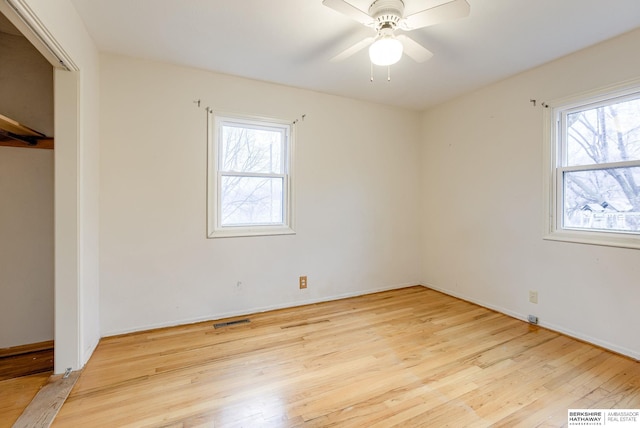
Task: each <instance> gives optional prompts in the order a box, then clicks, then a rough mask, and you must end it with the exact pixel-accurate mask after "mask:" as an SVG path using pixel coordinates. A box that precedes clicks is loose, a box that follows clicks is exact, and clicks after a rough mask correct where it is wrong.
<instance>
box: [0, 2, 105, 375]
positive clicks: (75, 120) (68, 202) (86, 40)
mask: <svg viewBox="0 0 640 428" xmlns="http://www.w3.org/2000/svg"><path fill="white" fill-rule="evenodd" d="M18 3H19V4H20V5H21V6H23V7H25V8H26V9H27V10H28V15H30V16H34V17H35V18H36V19H35V20H34V22H37V25H39V26H41V27H42V30H43V34H46V35H47V37H49V36H50V38H51V39H52V40H53V41H55V45H57V46H60V47H61V48H62V50H63V51H65V52H66V54H67V55H68V56H69V57H70V58H71V59H72V61H73V62H74V63H75V64H76V65H77V67H78V69H79V71H77V72H73V73H72V72H66V71H60V70H56V72H55V76H54V92H55V111H54V127H55V138H56V142H55V144H56V149H55V154H54V156H55V202H54V204H55V205H54V206H55V208H54V210H55V262H54V263H55V301H56V302H55V305H56V309H55V341H56V343H55V368H54V370H55V372H56V373H60V372H63V371H64V370H65V369H66V368H68V367H71V368H73V369H79V368H81V367H82V366H84V364H85V363H86V361H87V360H88V359H89V357H90V356H91V353H92V352H93V349H94V348H95V346H96V345H97V343H98V340H99V338H100V328H99V302H98V299H99V282H98V281H99V275H98V217H99V216H98V209H99V204H98V200H99V193H98V192H99V188H98V182H99V159H98V155H99V151H98V143H99V140H98V121H99V118H98V106H99V104H98V98H99V85H98V78H99V75H98V53H97V49H96V47H95V45H94V44H93V41H92V40H91V37H90V36H89V35H88V33H87V31H86V29H85V27H84V23H83V22H82V20H81V19H80V17H79V16H78V14H77V12H76V10H75V9H74V7H73V4H72V3H71V1H70V0H21V1H20V2H18ZM0 12H3V13H4V14H5V15H7V17H9V19H10V20H11V21H12V22H13V23H14V25H16V26H17V27H18V28H20V29H21V30H23V31H28V30H25V29H24V25H23V24H22V25H21V23H20V20H19V19H16V17H15V14H13V11H12V9H11V8H10V7H9V6H8V4H7V3H6V2H0ZM32 40H35V39H33V38H32ZM41 52H45V50H41ZM47 55H48V54H47Z"/></svg>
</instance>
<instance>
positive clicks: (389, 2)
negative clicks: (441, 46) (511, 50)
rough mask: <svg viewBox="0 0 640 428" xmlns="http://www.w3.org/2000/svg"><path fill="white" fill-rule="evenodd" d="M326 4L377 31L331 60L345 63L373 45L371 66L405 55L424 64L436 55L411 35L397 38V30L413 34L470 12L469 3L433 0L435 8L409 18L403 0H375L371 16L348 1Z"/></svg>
mask: <svg viewBox="0 0 640 428" xmlns="http://www.w3.org/2000/svg"><path fill="white" fill-rule="evenodd" d="M322 4H324V5H325V6H327V7H330V8H331V9H333V10H335V11H338V12H340V13H342V14H344V15H346V16H348V17H349V18H351V19H353V20H355V21H358V22H359V23H361V24H364V25H366V26H367V27H372V28H373V29H375V31H376V35H375V36H371V37H367V38H365V39H363V40H361V41H359V42H358V43H356V44H355V45H353V46H351V47H349V48H347V49H346V50H344V51H342V52H341V53H339V54H338V55H336V56H334V57H333V58H331V61H333V62H335V61H341V60H343V59H345V58H348V57H350V56H351V55H353V54H355V53H356V52H358V51H360V50H362V49H364V48H366V47H367V46H369V58H370V59H371V63H372V64H375V65H384V66H388V65H391V64H395V63H396V62H398V61H399V60H400V57H402V53H403V52H404V53H405V54H406V55H407V56H408V57H410V58H411V59H413V60H414V61H416V62H424V61H426V60H428V59H429V58H431V57H432V56H433V54H432V53H431V52H430V51H429V50H427V49H426V48H425V47H424V46H422V45H420V44H419V43H418V42H416V41H414V40H413V39H411V38H409V37H408V36H405V35H404V34H400V35H395V34H394V31H395V30H402V31H411V30H415V29H417V28H424V27H428V26H431V25H436V24H439V23H441V22H446V21H450V20H453V19H457V18H463V17H465V16H468V15H469V11H470V6H469V3H467V1H466V0H429V2H428V4H429V5H431V7H428V8H427V9H424V10H422V11H420V12H416V13H413V14H411V15H408V16H404V2H403V1H402V0H375V1H374V2H373V3H371V5H370V6H369V10H368V13H365V12H364V11H363V10H361V9H359V8H357V7H355V6H354V5H352V4H351V3H349V2H347V1H345V0H322Z"/></svg>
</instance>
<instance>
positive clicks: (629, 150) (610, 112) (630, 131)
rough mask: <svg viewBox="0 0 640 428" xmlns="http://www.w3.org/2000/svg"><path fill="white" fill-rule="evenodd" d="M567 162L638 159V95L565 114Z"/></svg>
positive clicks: (639, 157)
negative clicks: (634, 97) (633, 97)
mask: <svg viewBox="0 0 640 428" xmlns="http://www.w3.org/2000/svg"><path fill="white" fill-rule="evenodd" d="M566 149H567V153H566V166H574V165H591V164H599V163H609V162H620V161H629V160H640V98H636V99H632V100H626V101H622V102H618V103H615V104H609V105H605V106H600V107H596V108H591V109H587V110H583V111H578V112H574V113H570V114H567V147H566Z"/></svg>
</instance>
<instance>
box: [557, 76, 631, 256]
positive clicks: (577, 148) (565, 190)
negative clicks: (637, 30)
mask: <svg viewBox="0 0 640 428" xmlns="http://www.w3.org/2000/svg"><path fill="white" fill-rule="evenodd" d="M549 105H550V106H549V108H548V110H549V112H548V113H547V116H548V117H547V120H548V122H549V125H550V126H549V132H548V133H547V134H548V135H547V136H548V140H549V141H548V142H547V144H546V146H547V147H548V152H547V154H548V156H547V159H548V162H549V166H550V168H549V170H550V180H549V182H548V183H547V185H546V186H545V188H546V189H545V192H547V194H548V198H549V199H548V200H549V204H548V207H547V209H548V210H547V216H548V217H547V224H546V227H547V232H548V235H547V236H546V237H547V238H548V239H558V240H566V241H575V242H584V243H590V244H602V245H612V246H621V247H629V248H640V85H639V84H632V85H626V86H625V85H621V86H619V87H615V88H608V89H605V90H602V91H597V92H594V93H591V94H586V95H582V96H578V97H573V98H570V99H565V100H561V101H556V102H553V103H549Z"/></svg>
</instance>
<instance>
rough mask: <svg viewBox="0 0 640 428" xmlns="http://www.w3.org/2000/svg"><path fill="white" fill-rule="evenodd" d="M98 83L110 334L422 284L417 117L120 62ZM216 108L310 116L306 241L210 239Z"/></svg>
mask: <svg viewBox="0 0 640 428" xmlns="http://www.w3.org/2000/svg"><path fill="white" fill-rule="evenodd" d="M100 75H101V94H102V95H101V106H100V108H101V119H102V120H101V129H100V132H101V136H100V139H101V146H100V159H101V165H100V170H101V183H100V186H101V187H100V194H101V200H100V207H101V211H100V224H101V227H100V232H101V246H100V283H101V299H100V300H101V314H102V316H101V325H102V331H103V334H104V335H111V334H115V333H120V332H127V331H132V330H141V329H145V328H150V327H157V326H164V325H173V324H179V323H185V322H189V321H194V320H201V319H215V318H218V317H223V316H225V315H229V314H246V313H252V312H255V311H260V310H263V309H267V308H274V307H282V306H290V305H298V304H302V303H305V302H310V301H317V300H326V299H332V298H337V297H340V296H348V295H356V294H363V293H368V292H373V291H375V290H381V289H386V288H392V287H398V286H403V285H413V284H417V283H418V279H419V274H418V272H419V269H418V257H417V253H418V243H419V242H418V239H417V234H416V231H417V229H418V227H419V223H418V222H419V218H418V214H417V211H418V207H419V204H418V202H417V199H416V195H417V194H418V193H419V171H418V153H419V144H418V142H419V141H418V138H417V137H418V135H419V115H418V114H417V113H413V112H409V111H405V110H401V109H396V108H389V107H383V106H379V105H374V104H368V103H363V102H358V101H353V100H349V99H344V98H339V97H334V96H329V95H324V94H319V93H315V92H310V91H305V90H299V89H294V88H289V87H284V86H278V85H273V84H268V83H262V82H257V81H251V80H246V79H242V78H237V77H232V76H226V75H219V74H214V73H209V72H204V71H199V70H195V69H188V68H181V67H177V66H173V65H167V64H161V63H154V62H147V61H142V60H134V59H129V58H125V57H120V56H115V55H106V54H105V55H102V56H101V69H100ZM196 99H201V100H202V107H201V108H198V107H197V106H196V104H194V103H193V101H194V100H196ZM206 106H210V107H212V108H214V109H218V110H223V111H227V112H237V113H245V114H250V115H261V116H271V117H275V118H284V119H290V120H292V121H293V120H294V119H300V118H301V116H302V115H303V114H306V117H305V120H304V122H302V121H300V122H299V126H298V129H297V132H298V140H297V147H296V159H295V168H296V183H295V184H296V198H297V207H296V220H297V234H296V235H293V236H273V237H243V238H219V239H206V181H207V180H206V160H207V151H206V149H207V140H206V113H205V110H204V107H206ZM300 275H308V277H309V288H308V289H307V290H305V291H301V290H299V289H298V276H300ZM239 281H240V282H241V283H242V285H241V286H240V287H238V286H237V283H238V282H239Z"/></svg>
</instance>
